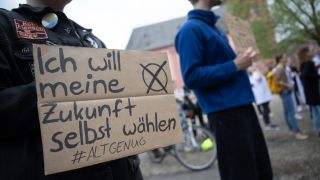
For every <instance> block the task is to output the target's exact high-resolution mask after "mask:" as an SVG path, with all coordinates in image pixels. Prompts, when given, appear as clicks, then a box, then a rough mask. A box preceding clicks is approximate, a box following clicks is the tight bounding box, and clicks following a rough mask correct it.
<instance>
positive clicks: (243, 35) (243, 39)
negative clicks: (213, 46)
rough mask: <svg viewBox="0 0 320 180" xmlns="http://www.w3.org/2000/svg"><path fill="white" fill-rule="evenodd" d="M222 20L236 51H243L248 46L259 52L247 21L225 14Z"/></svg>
mask: <svg viewBox="0 0 320 180" xmlns="http://www.w3.org/2000/svg"><path fill="white" fill-rule="evenodd" d="M224 21H225V24H226V26H227V29H228V33H229V34H230V36H231V37H232V41H233V44H234V46H235V48H236V50H237V51H238V52H240V53H241V52H244V51H245V50H246V49H248V48H249V47H252V48H253V49H254V50H255V51H256V52H257V53H258V54H259V52H260V51H259V48H258V46H257V43H256V40H255V38H254V35H253V33H252V30H251V26H250V23H249V22H247V21H245V20H242V19H240V18H238V17H235V16H231V15H225V16H224Z"/></svg>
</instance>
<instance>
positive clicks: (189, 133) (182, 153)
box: [147, 118, 217, 171]
mask: <svg viewBox="0 0 320 180" xmlns="http://www.w3.org/2000/svg"><path fill="white" fill-rule="evenodd" d="M181 127H182V130H183V134H184V142H182V143H181V144H175V145H171V146H168V147H164V148H158V149H155V150H152V151H149V152H148V153H147V154H148V156H149V159H150V160H151V162H153V163H161V162H162V161H163V160H164V158H165V157H166V156H167V155H168V154H171V155H173V156H174V157H175V158H176V159H177V161H178V162H179V163H180V164H181V165H183V166H184V167H186V168H187V169H189V170H193V171H199V170H204V169H208V168H210V167H211V166H212V165H213V164H214V162H215V161H216V159H217V150H216V141H215V137H214V136H213V134H212V133H211V132H210V131H209V130H207V129H206V128H204V127H200V126H196V125H195V124H194V121H192V120H191V119H187V118H181Z"/></svg>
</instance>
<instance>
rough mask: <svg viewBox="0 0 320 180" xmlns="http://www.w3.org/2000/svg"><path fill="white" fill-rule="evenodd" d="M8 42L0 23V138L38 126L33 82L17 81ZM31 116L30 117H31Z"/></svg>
mask: <svg viewBox="0 0 320 180" xmlns="http://www.w3.org/2000/svg"><path fill="white" fill-rule="evenodd" d="M12 52H13V51H12V49H11V45H10V41H9V38H8V36H7V34H6V33H5V31H4V29H3V26H0V114H1V118H0V121H1V126H0V140H1V139H2V140H5V139H10V138H14V137H19V136H24V135H26V134H27V133H28V132H30V131H32V130H34V129H35V128H36V127H37V120H38V119H37V104H36V101H37V100H36V98H37V97H36V90H35V84H34V82H30V83H27V84H23V85H16V84H20V83H21V82H18V79H17V77H18V75H17V74H19V73H20V72H18V71H17V72H16V70H17V69H14V68H13V67H15V68H16V66H14V65H15V61H14V58H13V55H12V54H13V53H12ZM31 119H32V120H31Z"/></svg>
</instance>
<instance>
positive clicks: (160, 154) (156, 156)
mask: <svg viewBox="0 0 320 180" xmlns="http://www.w3.org/2000/svg"><path fill="white" fill-rule="evenodd" d="M147 154H148V156H149V159H150V161H151V162H153V163H155V164H160V163H161V162H162V161H163V159H164V158H165V156H166V152H165V150H164V149H163V148H158V149H154V150H151V151H148V153H147Z"/></svg>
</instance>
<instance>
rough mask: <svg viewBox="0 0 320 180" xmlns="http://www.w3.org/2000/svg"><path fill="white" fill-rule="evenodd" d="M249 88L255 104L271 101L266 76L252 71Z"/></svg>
mask: <svg viewBox="0 0 320 180" xmlns="http://www.w3.org/2000/svg"><path fill="white" fill-rule="evenodd" d="M249 79H250V83H251V88H252V91H253V95H254V98H255V102H256V104H257V105H260V104H263V103H266V102H269V101H271V99H272V94H271V92H270V89H269V87H268V84H267V80H266V78H265V77H264V76H263V75H262V74H261V73H260V72H259V71H254V72H253V73H252V74H251V75H250V76H249Z"/></svg>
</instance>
